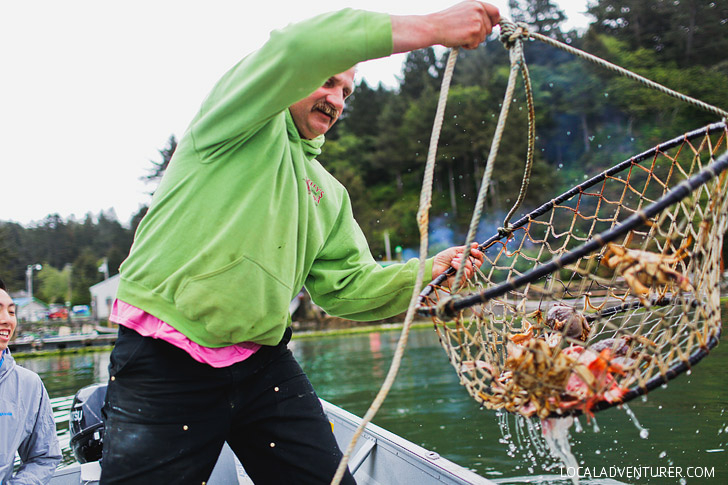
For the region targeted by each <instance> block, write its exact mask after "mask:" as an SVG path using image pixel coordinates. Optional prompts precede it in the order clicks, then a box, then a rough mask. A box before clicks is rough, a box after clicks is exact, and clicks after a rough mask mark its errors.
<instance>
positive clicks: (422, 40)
mask: <svg viewBox="0 0 728 485" xmlns="http://www.w3.org/2000/svg"><path fill="white" fill-rule="evenodd" d="M391 18H392V44H393V47H394V49H393V51H394V53H395V54H396V53H400V52H409V51H412V50H416V49H422V48H424V47H429V46H432V45H443V46H445V47H463V48H465V49H475V48H476V47H478V45H480V43H481V42H483V41H485V38H486V36H488V35H489V34H490V33H491V31H492V30H493V27H494V26H495V25H497V24H498V23H499V22H500V13H499V12H498V8H497V7H495V6H494V5H491V4H489V3H485V2H479V1H475V0H467V1H465V2H462V3H459V4H457V5H454V6H452V7H450V8H448V9H445V10H442V11H440V12H436V13H432V14H429V15H404V16H399V15H392V16H391Z"/></svg>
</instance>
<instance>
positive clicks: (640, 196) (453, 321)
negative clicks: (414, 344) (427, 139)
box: [416, 122, 728, 418]
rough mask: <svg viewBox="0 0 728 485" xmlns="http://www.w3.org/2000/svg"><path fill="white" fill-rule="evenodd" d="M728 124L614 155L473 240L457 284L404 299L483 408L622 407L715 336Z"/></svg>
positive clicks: (530, 411)
mask: <svg viewBox="0 0 728 485" xmlns="http://www.w3.org/2000/svg"><path fill="white" fill-rule="evenodd" d="M726 167H728V129H727V128H726V124H725V122H721V123H715V124H711V125H709V126H706V127H704V128H702V129H698V130H695V131H692V132H689V133H686V134H684V135H682V136H680V137H678V138H675V139H673V140H670V141H667V142H665V143H662V144H660V145H658V146H656V147H654V148H653V149H651V150H648V151H646V152H644V153H641V154H639V155H636V156H634V157H632V158H630V159H628V160H625V161H623V162H621V163H619V164H617V165H615V166H614V167H612V168H611V169H609V170H607V171H604V172H603V173H601V174H599V175H596V176H594V177H592V178H591V179H589V180H587V181H585V182H584V183H582V184H580V185H577V186H575V187H573V188H572V189H571V190H569V191H567V192H565V193H563V194H561V195H559V196H557V197H555V198H553V199H551V200H550V201H548V202H547V203H545V204H543V205H542V206H540V207H538V208H537V209H535V210H534V211H532V212H531V213H529V214H527V215H526V216H524V217H522V218H521V219H519V220H517V221H514V222H513V223H512V225H511V226H510V228H509V231H507V232H505V231H500V232H499V233H497V234H495V235H493V236H492V237H491V238H489V239H488V240H486V241H485V242H483V243H482V244H480V245H479V249H480V250H481V251H483V253H484V254H485V262H484V264H483V265H482V267H481V268H480V270H479V271H477V272H476V274H475V276H474V277H473V278H471V279H470V280H469V281H468V283H467V284H465V285H463V287H462V288H461V289H460V290H458V291H457V292H455V293H452V292H450V290H448V289H447V288H445V287H443V286H441V284H442V282H443V280H444V279H445V278H446V277H447V276H448V275H452V271H451V272H450V273H449V274H444V275H442V276H441V277H440V278H438V279H436V280H434V281H432V282H431V283H430V284H429V285H427V287H426V288H425V289H424V290H423V291H422V293H421V294H420V296H419V299H418V305H417V307H416V311H417V313H419V314H420V315H425V316H430V317H432V318H433V320H434V322H435V328H436V331H437V333H438V335H439V338H440V342H441V343H442V346H443V348H444V349H445V351H446V353H447V356H448V358H449V360H450V362H451V364H452V365H453V367H454V368H455V370H456V372H457V375H458V376H459V379H460V381H461V383H462V384H463V385H464V386H465V388H466V389H467V390H468V392H469V393H470V395H471V396H472V397H473V398H475V399H476V400H477V401H478V402H479V403H481V404H482V405H483V406H485V407H487V408H491V409H505V410H506V411H509V412H513V413H518V414H521V415H524V416H538V417H541V418H545V417H549V416H551V417H553V416H559V415H567V414H578V413H588V414H591V413H593V412H595V411H598V410H601V409H605V408H608V407H610V406H614V405H617V404H620V403H624V402H627V401H629V400H630V399H633V398H634V397H636V396H639V395H642V394H645V393H647V392H648V391H650V390H652V389H654V388H656V387H658V386H660V385H662V384H663V383H665V382H667V381H668V380H670V379H672V378H673V377H675V376H677V375H679V374H680V373H682V372H684V371H686V370H687V369H690V367H691V366H693V365H695V364H696V363H697V362H698V361H700V360H701V359H702V358H703V357H705V356H706V355H707V354H708V352H709V351H710V349H711V348H713V347H714V346H715V345H717V343H718V340H719V337H720V332H721V318H720V308H719V296H720V295H719V290H720V288H719V283H720V279H721V276H722V272H723V263H722V259H721V254H722V248H723V235H724V233H725V232H726V229H727V226H728V207H727V204H728V202H727V197H726V184H727V183H728V181H727V179H728V172H726V171H725V169H726Z"/></svg>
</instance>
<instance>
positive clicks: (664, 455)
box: [657, 451, 667, 458]
mask: <svg viewBox="0 0 728 485" xmlns="http://www.w3.org/2000/svg"><path fill="white" fill-rule="evenodd" d="M657 456H659V457H660V458H665V457H666V456H667V453H666V452H664V451H663V452H661V453H660V454H659V455H657Z"/></svg>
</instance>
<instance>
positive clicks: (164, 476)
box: [101, 327, 354, 485]
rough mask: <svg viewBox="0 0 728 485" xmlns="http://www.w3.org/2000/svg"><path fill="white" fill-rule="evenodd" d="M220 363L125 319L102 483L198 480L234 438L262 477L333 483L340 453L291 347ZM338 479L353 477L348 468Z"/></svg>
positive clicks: (250, 468)
mask: <svg viewBox="0 0 728 485" xmlns="http://www.w3.org/2000/svg"><path fill="white" fill-rule="evenodd" d="M290 335H291V333H290V329H289V330H288V331H287V332H286V335H285V336H284V338H283V341H282V342H281V343H280V344H279V345H277V346H275V347H262V348H261V349H260V350H258V352H256V353H255V354H254V355H253V356H251V357H250V358H248V359H247V360H245V361H243V362H240V363H238V364H235V365H232V366H230V367H226V368H222V369H216V368H214V367H211V366H209V365H206V364H201V363H199V362H197V361H195V360H194V359H192V358H191V357H190V356H189V355H188V354H187V353H186V352H184V351H183V350H181V349H178V348H177V347H175V346H173V345H170V344H168V343H166V342H164V341H162V340H158V339H153V338H149V337H143V336H141V335H139V334H138V333H137V332H135V331H133V330H130V329H127V328H125V327H120V329H119V338H118V339H117V342H116V346H115V347H114V350H113V352H112V353H111V363H110V364H109V376H110V381H109V386H108V390H107V394H106V403H105V405H104V416H105V434H104V452H103V459H102V473H101V483H102V484H111V483H123V484H132V483H135V484H136V483H151V484H155V485H162V484H166V483H175V484H186V483H196V484H201V483H202V482H204V481H206V480H207V479H208V478H209V476H210V474H211V473H212V469H213V467H214V466H215V462H216V460H217V457H218V454H219V453H220V450H221V449H222V446H223V443H224V442H225V441H227V442H228V444H229V445H230V447H231V448H232V450H233V451H234V452H235V454H236V455H237V456H238V458H239V459H240V461H241V462H242V464H243V466H244V467H245V470H246V471H247V473H248V475H249V476H250V477H251V478H252V479H253V481H254V482H255V483H256V484H275V485H281V484H297V483H302V484H303V483H311V484H324V483H330V481H331V478H332V477H333V475H334V472H335V470H336V467H337V466H338V463H339V460H340V458H341V451H340V450H339V447H338V445H337V444H336V440H335V439H334V436H333V433H332V432H331V425H330V424H329V422H328V420H327V419H326V417H325V415H324V413H323V409H322V407H321V403H320V402H319V400H318V397H317V396H316V393H315V392H314V390H313V387H312V386H311V383H310V382H309V380H308V377H306V375H305V374H304V372H303V370H302V369H301V367H300V366H299V365H298V362H296V360H295V358H294V357H293V354H292V353H291V351H290V350H288V348H287V347H286V344H287V343H288V341H289V340H290ZM342 483H354V479H353V477H352V476H351V475H350V474H349V473H348V472H347V474H346V476H345V478H344V480H343V481H342Z"/></svg>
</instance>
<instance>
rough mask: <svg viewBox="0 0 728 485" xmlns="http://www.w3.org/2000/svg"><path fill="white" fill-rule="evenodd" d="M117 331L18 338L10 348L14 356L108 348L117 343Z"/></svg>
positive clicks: (11, 343)
mask: <svg viewBox="0 0 728 485" xmlns="http://www.w3.org/2000/svg"><path fill="white" fill-rule="evenodd" d="M116 336H117V335H116V331H114V332H113V333H110V332H98V331H94V332H88V333H72V334H69V335H62V336H48V337H30V338H18V339H15V340H14V341H12V342H10V344H9V345H8V347H9V348H10V351H11V352H12V353H13V354H16V355H17V354H25V353H33V352H38V351H54V350H65V349H75V348H83V347H106V346H111V345H114V343H115V342H116Z"/></svg>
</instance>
